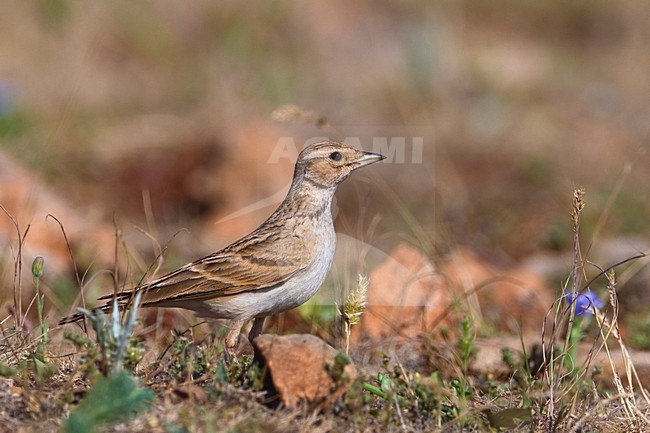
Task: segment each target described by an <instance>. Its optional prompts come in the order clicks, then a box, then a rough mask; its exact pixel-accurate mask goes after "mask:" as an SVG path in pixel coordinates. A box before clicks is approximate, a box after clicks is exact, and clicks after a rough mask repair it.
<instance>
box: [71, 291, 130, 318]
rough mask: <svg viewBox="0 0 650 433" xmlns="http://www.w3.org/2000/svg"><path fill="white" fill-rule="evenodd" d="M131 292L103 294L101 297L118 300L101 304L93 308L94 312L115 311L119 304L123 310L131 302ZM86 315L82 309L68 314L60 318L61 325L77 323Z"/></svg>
mask: <svg viewBox="0 0 650 433" xmlns="http://www.w3.org/2000/svg"><path fill="white" fill-rule="evenodd" d="M131 296H132V295H131V293H118V294H117V296H115V295H107V296H102V297H101V298H99V299H100V300H101V299H108V298H113V299H115V300H116V301H117V302H114V301H112V300H111V301H108V302H106V303H105V304H104V305H101V306H99V307H96V308H93V309H92V310H91V311H92V312H93V313H95V312H97V311H102V312H104V314H108V313H110V312H111V311H113V307H114V306H117V308H118V309H119V310H120V311H122V310H124V308H126V307H128V306H129V305H130V304H131V302H130V301H131ZM84 317H85V314H84V313H82V312H81V311H80V312H79V313H75V314H72V315H70V316H66V317H64V318H63V319H61V320H59V325H65V324H67V323H75V322H78V321H80V320H82V319H83V318H84Z"/></svg>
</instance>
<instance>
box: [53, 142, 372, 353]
mask: <svg viewBox="0 0 650 433" xmlns="http://www.w3.org/2000/svg"><path fill="white" fill-rule="evenodd" d="M382 159H384V157H383V156H382V155H379V154H376V153H370V152H362V151H360V150H357V149H355V148H353V147H350V146H347V145H345V144H343V143H339V142H336V141H326V142H322V143H318V144H314V145H311V146H309V147H307V148H305V149H304V150H303V151H302V152H301V153H300V155H299V156H298V160H297V161H296V167H295V171H294V174H293V181H292V183H291V187H290V189H289V192H288V194H287V196H286V198H285V199H284V201H283V202H282V204H280V206H279V207H278V208H277V209H276V210H275V212H273V214H272V215H271V216H270V217H269V218H268V219H267V220H266V221H265V222H264V223H262V225H260V226H259V227H258V228H257V229H256V230H255V231H254V232H252V233H251V234H249V235H248V236H245V237H244V238H242V239H240V240H238V241H237V242H235V243H233V244H231V245H229V246H227V247H226V248H224V249H222V250H220V251H217V252H216V253H213V254H210V255H209V256H206V257H203V258H202V259H199V260H197V261H195V262H193V263H189V264H187V265H185V266H183V267H181V268H180V269H178V270H176V271H174V272H171V273H169V274H167V275H165V276H163V277H161V278H158V279H157V280H154V281H151V282H149V283H146V284H143V285H140V286H138V287H136V288H135V289H133V290H129V291H125V292H122V293H119V294H118V295H117V299H118V300H119V301H120V303H121V304H122V305H124V304H126V303H127V302H128V301H129V300H130V299H131V298H132V296H133V295H134V294H135V293H137V292H142V299H141V306H143V307H178V308H186V309H189V310H193V311H194V312H195V313H196V315H197V316H198V317H207V318H214V319H230V320H231V321H232V325H231V328H230V332H229V333H228V335H227V336H226V350H227V351H228V353H230V354H233V353H234V351H235V347H236V345H237V341H238V338H239V334H240V332H241V329H242V327H243V325H244V324H246V323H247V322H248V321H250V320H254V322H253V326H252V327H251V330H250V333H249V334H248V338H249V340H250V341H252V340H253V339H254V338H255V337H257V336H258V335H259V334H260V333H261V332H262V327H263V325H264V319H265V318H266V317H267V316H272V315H274V314H277V313H280V312H282V311H286V310H290V309H292V308H295V307H297V306H299V305H301V304H303V303H304V302H306V301H307V300H308V299H309V298H311V297H312V296H313V295H314V294H315V293H316V291H317V290H318V288H319V287H320V286H321V284H322V283H323V281H324V280H325V276H326V275H327V272H328V271H329V268H330V265H331V264H332V259H333V257H334V250H335V247H336V237H335V233H334V225H333V222H332V212H331V206H332V198H333V197H334V192H335V191H336V188H337V187H338V185H339V184H340V183H341V182H342V181H343V180H344V179H345V178H347V177H348V176H349V175H350V173H352V172H353V171H354V170H356V169H358V168H361V167H363V166H366V165H369V164H372V163H374V162H377V161H381V160H382ZM109 298H113V295H109V296H104V297H102V298H100V299H109ZM100 308H102V309H103V310H105V311H107V310H109V309H110V308H111V303H110V302H109V303H107V304H106V305H104V306H103V307H100ZM82 317H83V316H82V315H81V314H76V315H74V316H70V317H67V318H64V319H63V320H61V322H60V323H69V322H74V321H77V320H80V319H81V318H82Z"/></svg>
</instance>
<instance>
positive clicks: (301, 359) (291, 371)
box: [253, 334, 357, 410]
mask: <svg viewBox="0 0 650 433" xmlns="http://www.w3.org/2000/svg"><path fill="white" fill-rule="evenodd" d="M253 346H254V347H255V351H256V359H258V362H260V364H261V367H262V370H263V371H264V370H266V374H268V375H269V376H268V377H269V378H270V382H269V380H265V382H266V383H272V384H273V386H272V387H271V389H270V391H271V392H272V391H273V390H275V391H276V392H277V394H278V396H279V397H280V399H281V401H282V402H283V403H284V404H285V405H286V406H287V407H296V406H298V405H301V404H307V405H309V406H311V407H314V408H320V409H322V410H327V409H330V408H332V407H333V406H334V404H335V403H336V400H338V399H339V397H341V396H342V395H343V394H344V393H345V392H346V391H347V389H348V387H349V385H350V384H351V383H352V381H353V380H354V379H355V378H356V376H357V372H356V369H355V367H354V365H352V364H347V365H345V367H344V368H343V369H342V370H341V371H337V369H336V366H335V357H336V355H337V353H338V352H337V350H336V349H334V348H333V347H331V346H330V345H328V344H327V343H325V342H324V341H323V340H321V339H319V338H318V337H315V336H313V335H308V334H307V335H304V334H296V335H286V336H278V335H271V334H264V335H261V336H259V337H258V338H256V339H255V341H254V342H253Z"/></svg>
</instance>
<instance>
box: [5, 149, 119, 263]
mask: <svg viewBox="0 0 650 433" xmlns="http://www.w3.org/2000/svg"><path fill="white" fill-rule="evenodd" d="M0 184H1V185H2V188H0V204H1V205H2V206H3V207H4V208H5V209H6V210H7V212H9V213H10V214H11V216H12V217H13V218H14V219H15V220H16V221H17V222H18V224H19V226H20V229H21V231H23V232H24V231H25V229H26V228H27V226H28V225H29V233H28V235H27V238H26V242H25V245H24V247H23V251H22V252H23V260H24V269H25V270H26V272H29V270H31V261H32V260H33V259H34V257H35V256H37V255H40V256H43V257H44V258H45V272H46V275H48V274H50V275H51V274H59V273H62V272H65V271H68V270H69V269H70V268H71V263H70V257H69V253H68V249H67V246H66V244H65V241H64V239H63V236H62V234H61V229H60V227H59V226H58V224H57V223H56V221H54V220H53V219H51V218H47V215H48V214H51V215H54V216H55V217H57V218H58V219H59V220H60V221H61V223H62V224H63V226H64V228H65V231H66V234H67V236H68V240H69V241H70V242H71V244H72V246H73V247H75V246H77V245H78V246H79V247H80V248H76V249H75V252H76V254H79V253H80V251H81V249H83V247H84V246H85V247H86V248H87V251H85V253H88V254H92V256H91V257H87V261H88V262H91V261H94V262H96V263H99V264H106V265H109V264H110V263H112V261H113V254H114V244H115V237H114V231H113V229H112V227H110V226H107V225H105V224H101V223H99V222H98V221H93V216H92V215H91V213H92V211H85V212H84V211H83V210H82V209H76V208H73V207H72V206H71V205H70V204H69V203H67V202H66V201H65V199H63V198H62V197H58V196H57V195H55V194H54V193H53V192H51V191H50V190H48V188H47V187H46V186H45V185H44V184H43V182H41V181H40V180H39V179H38V178H37V177H36V176H34V175H33V174H32V173H30V172H29V171H28V170H26V169H24V168H23V167H21V165H20V164H19V163H18V162H17V161H15V160H13V159H12V158H10V157H8V156H6V155H3V154H0ZM0 241H1V242H2V243H3V244H5V243H11V244H15V243H17V242H18V239H17V234H16V229H15V227H14V225H13V223H12V221H11V220H10V219H9V217H8V216H7V215H5V214H4V212H2V213H1V214H0ZM81 241H83V243H84V244H85V245H81ZM90 249H92V251H90ZM6 258H9V259H10V260H13V259H12V258H11V257H10V255H7V256H6ZM77 258H78V259H79V257H77Z"/></svg>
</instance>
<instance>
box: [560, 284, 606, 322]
mask: <svg viewBox="0 0 650 433" xmlns="http://www.w3.org/2000/svg"><path fill="white" fill-rule="evenodd" d="M573 297H574V294H573V293H569V292H567V293H566V300H567V302H568V303H569V305H571V303H572V302H573V301H574V299H573ZM575 302H576V317H582V316H590V315H592V314H593V312H594V310H600V309H601V308H603V307H604V306H605V303H604V302H603V301H601V300H600V299H598V296H596V294H595V293H594V292H592V291H591V290H589V289H587V290H586V291H585V292H584V293H578V294H577V296H576V299H575Z"/></svg>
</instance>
